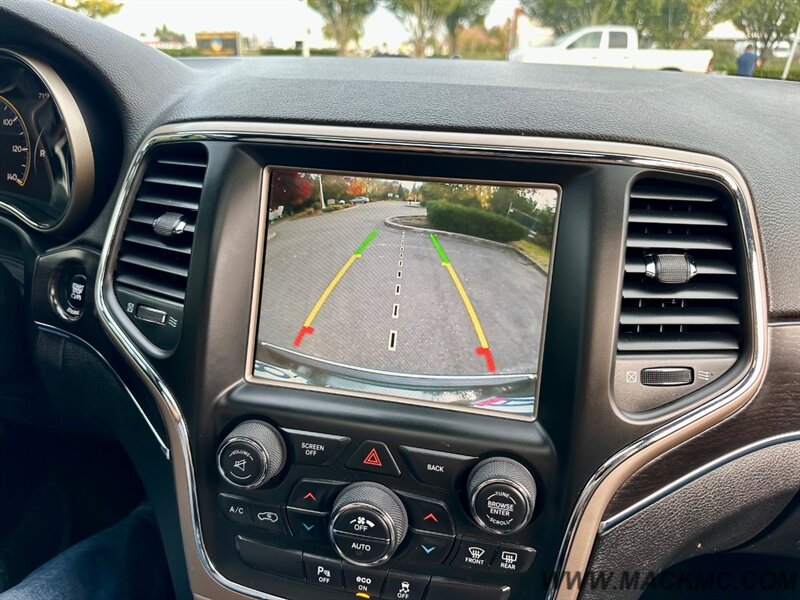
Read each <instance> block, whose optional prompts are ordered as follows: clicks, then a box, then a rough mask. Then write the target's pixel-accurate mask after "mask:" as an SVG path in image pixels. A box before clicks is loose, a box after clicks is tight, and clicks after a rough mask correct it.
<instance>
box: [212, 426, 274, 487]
mask: <svg viewBox="0 0 800 600" xmlns="http://www.w3.org/2000/svg"><path fill="white" fill-rule="evenodd" d="M285 463H286V445H285V443H284V441H283V437H282V436H281V434H280V433H279V432H278V430H277V429H275V428H274V427H273V426H272V425H268V424H266V423H263V422H262V421H245V422H244V423H240V424H239V425H237V426H236V427H235V428H234V429H233V431H231V432H230V433H229V434H228V436H227V437H226V438H225V439H224V440H223V441H222V444H221V445H220V447H219V451H218V452H217V468H218V469H219V472H220V474H221V475H222V477H223V478H224V479H225V481H227V482H228V483H230V484H231V485H235V486H236V487H239V488H242V489H246V490H252V489H255V488H257V487H260V486H262V485H264V484H265V483H266V482H267V481H269V480H270V479H272V478H273V477H275V475H277V474H278V473H280V471H281V469H283V465H284V464H285Z"/></svg>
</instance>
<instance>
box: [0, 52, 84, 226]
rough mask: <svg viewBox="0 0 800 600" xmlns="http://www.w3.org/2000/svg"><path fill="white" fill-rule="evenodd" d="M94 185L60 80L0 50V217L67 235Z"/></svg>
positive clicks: (75, 114)
mask: <svg viewBox="0 0 800 600" xmlns="http://www.w3.org/2000/svg"><path fill="white" fill-rule="evenodd" d="M93 185H94V158H93V156H92V149H91V145H90V142H89V134H88V132H87V129H86V124H85V122H84V121H83V118H82V116H81V113H80V109H79V108H78V105H77V103H76V102H75V99H74V98H73V96H72V94H71V93H70V92H69V90H68V89H67V86H66V85H65V84H64V82H63V80H62V79H61V78H60V77H59V76H58V75H57V74H56V72H55V71H54V70H53V69H51V68H50V67H49V66H48V65H46V64H44V63H42V62H41V61H39V60H37V59H34V58H31V57H28V56H23V55H21V54H18V53H16V52H11V51H8V50H0V211H5V212H7V213H11V214H12V215H14V216H15V217H16V218H17V219H19V220H21V221H22V222H24V223H25V224H26V225H27V226H29V227H32V228H34V229H37V230H39V231H61V232H67V231H68V230H69V229H70V228H73V227H74V226H75V225H76V224H78V223H79V221H80V216H81V215H83V214H84V212H85V211H86V209H87V208H88V206H89V201H90V199H91V194H92V189H93Z"/></svg>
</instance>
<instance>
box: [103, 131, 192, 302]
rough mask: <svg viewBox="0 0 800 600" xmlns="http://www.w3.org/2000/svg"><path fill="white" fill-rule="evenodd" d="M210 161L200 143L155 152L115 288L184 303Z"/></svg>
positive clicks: (166, 146) (141, 188) (124, 242)
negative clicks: (199, 208) (122, 287)
mask: <svg viewBox="0 0 800 600" xmlns="http://www.w3.org/2000/svg"><path fill="white" fill-rule="evenodd" d="M207 165H208V154H207V152H206V149H205V147H204V146H203V145H202V144H196V143H175V144H162V145H159V146H156V147H155V149H154V150H152V152H151V154H150V155H149V157H148V164H147V167H146V170H145V173H144V177H143V178H142V181H141V184H140V185H139V190H138V192H137V194H136V199H135V200H134V203H133V206H132V208H131V212H130V214H129V216H128V222H127V224H126V226H125V232H124V235H123V239H122V246H121V248H120V252H119V256H118V257H117V270H116V274H115V279H114V280H115V283H116V285H117V286H124V287H125V288H128V290H129V291H134V292H144V293H147V294H150V295H154V296H156V297H160V298H163V299H166V300H171V301H173V302H177V303H179V304H183V302H184V299H185V297H186V282H187V279H188V276H189V260H190V258H191V253H192V242H193V241H194V229H195V223H196V222H197V211H198V207H199V204H200V194H201V192H202V189H203V179H204V178H205V174H206V167H207Z"/></svg>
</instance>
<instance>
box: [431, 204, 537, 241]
mask: <svg viewBox="0 0 800 600" xmlns="http://www.w3.org/2000/svg"><path fill="white" fill-rule="evenodd" d="M427 208H428V222H429V223H430V224H431V226H433V227H434V228H435V229H441V230H443V231H452V232H454V233H463V234H466V235H472V236H475V237H479V238H484V239H487V240H493V241H495V242H512V241H514V240H521V239H522V238H524V237H525V233H526V232H527V230H526V229H525V228H524V227H523V226H522V225H520V224H519V223H517V222H516V221H512V220H511V219H509V218H508V217H504V216H502V215H498V214H495V213H491V212H487V211H485V210H481V209H479V208H472V207H469V206H459V205H458V204H451V203H450V202H442V201H438V202H428V205H427Z"/></svg>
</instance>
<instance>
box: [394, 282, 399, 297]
mask: <svg viewBox="0 0 800 600" xmlns="http://www.w3.org/2000/svg"><path fill="white" fill-rule="evenodd" d="M394 295H395V296H399V295H400V284H399V283H398V284H397V285H396V286H394Z"/></svg>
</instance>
